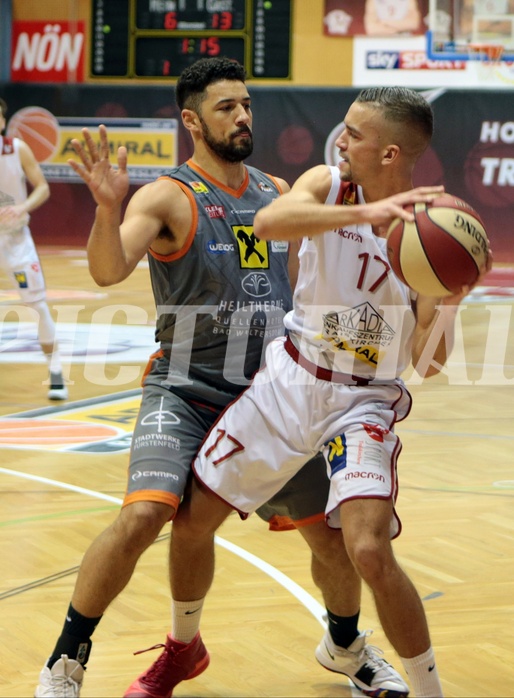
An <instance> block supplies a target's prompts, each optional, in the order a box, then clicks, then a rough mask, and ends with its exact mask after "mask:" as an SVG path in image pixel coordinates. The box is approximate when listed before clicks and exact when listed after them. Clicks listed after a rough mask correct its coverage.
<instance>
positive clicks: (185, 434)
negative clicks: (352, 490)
mask: <svg viewBox="0 0 514 698" xmlns="http://www.w3.org/2000/svg"><path fill="white" fill-rule="evenodd" d="M149 366H150V370H149V371H148V372H147V374H146V377H145V380H144V384H143V396H142V399H141V406H140V409H139V414H138V417H137V420H136V425H135V427H134V433H133V436H132V447H131V453H130V463H129V471H128V484H127V491H126V495H125V499H124V502H123V506H126V505H127V504H131V503H133V502H137V501H145V502H161V503H163V504H167V505H169V506H170V507H172V508H173V509H175V510H177V508H178V506H179V504H180V501H181V499H182V497H183V495H184V491H185V489H186V485H187V482H188V479H189V477H190V476H191V475H192V469H191V464H192V462H193V459H194V457H195V455H196V452H197V451H198V449H199V447H200V445H201V443H202V441H203V440H204V438H205V435H206V434H207V432H208V431H209V429H210V428H211V426H212V425H213V423H214V422H215V421H216V420H217V418H218V416H219V414H220V412H221V411H222V408H221V407H220V408H218V407H212V406H206V405H202V404H200V403H199V402H197V401H188V400H186V399H185V398H184V397H181V396H179V395H177V394H176V393H175V392H172V390H170V388H169V387H167V386H165V385H163V377H166V376H167V375H168V361H167V359H165V358H164V357H155V358H154V359H153V360H151V363H150V364H149ZM328 492H329V479H328V476H327V467H326V463H325V460H324V458H323V456H322V454H321V453H320V454H318V456H315V457H314V458H313V459H312V460H310V461H309V462H308V463H307V464H306V465H305V466H304V467H303V468H302V469H301V470H300V471H299V472H298V473H297V474H296V475H295V476H294V477H293V478H292V479H291V480H290V481H289V482H288V483H286V485H285V486H284V487H283V488H282V489H281V490H280V491H279V492H277V494H276V495H275V496H274V497H273V498H272V499H271V500H270V501H269V502H267V503H266V504H264V505H263V506H262V507H260V508H259V509H258V510H257V514H258V515H259V516H260V518H261V519H263V520H264V521H267V522H268V523H269V527H270V529H271V530H289V529H294V528H296V527H298V526H304V525H308V524H310V523H314V522H315V521H322V520H324V518H325V514H324V512H325V506H326V502H327V498H328Z"/></svg>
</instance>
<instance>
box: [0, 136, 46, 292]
mask: <svg viewBox="0 0 514 698" xmlns="http://www.w3.org/2000/svg"><path fill="white" fill-rule="evenodd" d="M19 150H20V140H19V138H5V137H3V136H0V206H14V205H16V204H22V203H23V202H24V201H25V200H26V199H27V182H26V178H25V173H24V171H23V167H22V164H21V158H20V152H19ZM29 218H30V216H29V215H28V214H27V215H26V216H25V217H23V218H22V219H21V221H20V224H19V225H17V226H16V227H14V228H13V227H11V226H9V227H7V228H6V229H2V227H1V226H0V268H1V269H3V270H4V271H5V272H6V273H7V274H9V276H10V277H11V280H12V283H13V285H14V287H15V288H16V289H17V290H18V292H19V294H20V296H21V298H22V300H23V301H24V302H25V303H34V302H36V301H39V300H41V299H43V298H44V297H45V279H44V276H43V272H42V270H41V264H40V261H39V256H38V254H37V250H36V247H35V245H34V241H33V239H32V236H31V234H30V229H29V227H28V225H27V224H28V222H29Z"/></svg>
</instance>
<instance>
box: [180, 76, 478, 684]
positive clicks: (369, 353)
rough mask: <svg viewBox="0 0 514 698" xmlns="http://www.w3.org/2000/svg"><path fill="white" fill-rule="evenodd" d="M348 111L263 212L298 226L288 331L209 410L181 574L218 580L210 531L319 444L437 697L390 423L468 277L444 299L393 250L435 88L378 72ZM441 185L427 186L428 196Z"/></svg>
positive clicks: (320, 651) (415, 676) (424, 680)
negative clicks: (212, 571) (428, 90)
mask: <svg viewBox="0 0 514 698" xmlns="http://www.w3.org/2000/svg"><path fill="white" fill-rule="evenodd" d="M344 122H345V128H344V131H343V132H342V134H341V136H340V137H339V139H338V141H337V145H338V147H339V149H340V155H341V161H340V163H339V166H338V167H328V166H325V165H320V166H318V167H315V168H313V169H311V170H309V171H308V172H307V173H305V174H304V175H302V176H301V177H300V178H299V179H298V181H297V182H296V183H295V184H294V186H293V187H292V189H291V191H290V192H289V193H286V194H284V196H282V197H279V198H278V199H276V200H275V201H273V202H272V203H271V204H270V205H269V206H268V207H266V208H264V209H261V211H260V212H259V213H257V215H256V218H255V233H256V236H257V237H258V238H259V239H266V240H271V239H275V238H276V239H288V240H294V239H301V240H302V245H301V249H300V272H299V276H298V282H297V285H296V289H295V292H294V301H293V310H292V312H290V313H288V314H287V315H286V317H285V325H286V328H287V329H288V331H289V334H288V336H287V337H286V338H279V339H276V340H274V341H273V342H272V343H271V344H270V346H269V347H268V350H267V352H266V363H265V366H264V368H263V369H261V371H259V372H258V373H257V374H256V377H255V378H254V381H253V383H252V385H251V386H250V387H249V388H248V389H247V390H246V391H245V392H244V393H242V395H241V396H240V397H239V398H237V399H236V400H235V401H234V402H233V403H232V405H231V406H230V407H229V408H228V409H227V410H225V412H224V413H223V414H222V416H221V417H220V419H219V420H218V421H217V422H216V423H215V424H214V425H213V427H212V428H211V430H210V431H209V434H208V436H207V438H206V439H205V441H204V443H203V445H202V448H201V450H200V452H199V455H198V457H197V458H196V459H195V461H194V464H193V470H194V472H195V475H196V476H197V479H195V480H194V481H193V489H192V495H191V498H190V499H189V501H188V502H187V503H186V505H185V506H184V507H183V508H181V509H180V512H179V516H178V517H177V519H176V521H175V525H174V531H173V537H174V548H175V555H176V570H175V574H176V576H177V578H179V579H181V580H182V583H183V589H181V590H177V593H179V591H180V593H182V594H183V597H182V598H196V599H201V598H203V597H204V596H205V594H206V593H207V591H208V587H206V586H203V587H202V586H201V585H200V584H199V580H198V579H197V578H196V577H195V574H194V565H193V561H194V560H197V559H202V560H204V564H207V562H206V561H207V560H209V559H210V560H211V564H212V565H213V564H214V563H213V558H212V538H213V535H214V532H215V531H216V529H217V527H218V526H219V525H220V524H221V522H222V521H224V519H225V518H226V517H227V515H228V513H229V512H230V511H231V510H232V509H235V510H236V511H237V512H238V513H239V514H240V516H241V518H246V517H247V516H248V515H249V514H250V513H252V512H253V511H255V509H256V508H257V507H259V506H260V505H261V504H262V502H264V501H265V500H266V499H269V497H271V496H272V495H273V493H274V492H276V491H277V490H278V489H279V488H280V487H281V486H282V485H283V483H284V482H286V481H287V480H289V478H291V477H292V476H293V475H294V473H295V472H296V471H297V470H298V468H301V467H302V464H303V463H304V462H305V461H306V460H308V459H309V458H311V457H312V456H313V455H314V454H315V453H317V452H319V451H321V452H322V453H323V454H324V456H325V460H326V464H327V472H328V475H329V477H330V482H331V484H330V493H329V497H328V500H327V504H326V509H325V514H326V520H327V523H328V525H329V526H330V527H332V528H341V529H342V531H343V533H344V543H345V546H346V551H347V553H348V555H349V557H350V559H351V561H352V563H353V565H354V569H355V571H356V573H357V574H358V575H359V577H360V578H361V579H362V580H363V581H364V582H365V583H366V584H367V585H368V586H369V587H370V589H371V591H372V593H373V596H374V600H375V603H376V607H377V611H378V616H379V618H380V620H381V623H382V626H383V629H384V632H385V634H386V635H387V637H388V639H389V641H390V642H391V644H392V646H393V647H394V648H395V650H396V651H397V652H398V654H399V655H400V657H401V658H402V662H403V665H404V668H405V670H406V672H407V674H408V676H409V679H410V681H411V684H412V686H413V688H414V692H415V695H416V696H431V697H432V698H434V697H438V696H442V688H441V684H440V681H439V677H438V672H437V668H436V664H435V659H434V653H433V650H432V647H431V641H430V636H429V630H428V625H427V620H426V617H425V613H424V610H423V605H422V603H421V600H420V597H419V595H418V593H417V592H416V590H415V588H414V586H413V584H412V582H411V581H410V580H409V578H408V577H407V576H406V574H405V573H404V571H403V570H402V569H401V568H400V566H399V565H398V563H397V561H396V559H395V557H394V553H393V549H392V546H391V542H390V541H391V539H392V538H394V537H395V536H397V535H398V534H399V533H400V530H401V526H400V522H399V519H398V516H397V515H396V512H395V507H394V505H395V501H396V496H397V472H396V461H397V457H398V455H399V453H400V450H401V444H400V441H399V439H398V437H397V436H396V435H395V433H394V424H395V422H396V421H398V420H401V419H404V418H405V417H406V416H407V414H408V412H409V409H410V406H411V399H410V395H409V393H408V391H407V389H406V387H405V385H404V383H403V381H402V380H401V378H400V374H401V372H402V371H403V370H404V369H405V367H406V366H407V365H408V363H409V362H410V360H411V359H412V362H413V364H414V366H415V367H416V369H417V370H418V371H419V372H420V373H421V374H422V375H423V376H430V375H433V374H435V373H437V372H438V371H439V370H440V368H441V367H442V365H443V364H444V363H445V360H446V358H447V354H448V351H449V348H450V346H451V341H452V332H453V325H454V317H455V314H456V311H457V307H458V304H459V302H460V301H461V300H462V298H463V297H464V295H465V293H467V292H468V290H469V289H467V288H466V289H463V290H462V293H461V294H459V295H457V296H453V297H450V298H445V299H439V298H427V297H419V296H418V297H416V294H414V293H413V292H412V291H411V290H410V289H409V288H407V287H406V286H405V285H404V284H403V283H401V282H400V280H399V279H398V278H397V277H396V276H395V275H394V273H393V272H392V270H391V268H390V265H389V263H388V258H387V251H386V240H385V237H384V236H385V230H386V229H387V223H388V219H389V218H390V217H391V216H395V215H396V214H395V213H394V209H397V207H398V206H401V205H402V204H405V203H406V202H407V199H408V198H409V196H410V193H409V192H408V190H410V189H411V187H412V171H413V168H414V165H415V163H416V161H417V160H418V158H419V156H420V155H421V154H422V153H423V152H424V151H425V149H426V148H427V147H428V145H429V143H430V139H431V136H432V129H433V118H432V111H431V108H430V106H429V104H428V103H427V102H426V101H425V100H424V99H423V97H421V96H420V95H419V94H417V93H416V92H414V91H412V90H407V89H405V88H395V87H385V88H370V89H366V90H363V91H362V92H361V93H360V94H359V96H358V98H357V100H356V101H355V102H354V103H353V104H352V105H351V107H350V109H349V110H348V112H347V114H346V116H345V119H344ZM434 191H437V188H435V187H434V188H432V189H430V188H428V187H427V188H426V189H422V190H421V193H422V194H423V192H424V193H426V194H427V195H428V196H427V200H429V198H430V195H431V194H432V193H433V192H434ZM402 192H403V193H402ZM364 204H366V205H364ZM388 206H389V208H388ZM384 226H385V228H384ZM484 271H485V270H484ZM436 326H437V328H436ZM434 328H436V330H434ZM432 330H434V335H435V336H434V341H433V343H431V344H430V345H429V340H431V336H432ZM437 332H441V334H437ZM249 424H251V429H248V425H249ZM179 563H180V570H181V571H180V575H179V572H178V567H179ZM192 570H193V571H192ZM176 587H177V584H176ZM187 594H189V595H190V596H187ZM346 656H347V655H346V654H345V653H344V651H343V652H341V650H340V649H338V648H337V647H335V646H334V642H333V640H332V638H331V635H330V632H327V633H326V635H325V637H324V639H323V641H322V642H321V643H320V645H319V646H318V648H317V650H316V657H317V659H318V661H319V662H320V663H321V664H322V665H323V666H325V667H326V668H327V669H329V670H331V671H340V672H342V673H344V661H345V657H346ZM354 680H355V679H354ZM357 685H359V684H358V683H357ZM380 695H388V693H387V692H384V693H381V694H380Z"/></svg>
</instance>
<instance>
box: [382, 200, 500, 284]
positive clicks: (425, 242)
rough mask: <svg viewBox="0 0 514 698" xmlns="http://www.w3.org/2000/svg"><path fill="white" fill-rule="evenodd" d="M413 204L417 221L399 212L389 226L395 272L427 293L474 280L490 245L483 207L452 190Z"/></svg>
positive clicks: (388, 252)
mask: <svg viewBox="0 0 514 698" xmlns="http://www.w3.org/2000/svg"><path fill="white" fill-rule="evenodd" d="M408 208H410V209H411V210H413V212H414V221H413V222H408V221H403V220H401V219H400V218H396V219H395V220H394V221H393V222H392V223H391V225H390V226H389V229H388V231H387V256H388V258H389V262H390V264H391V267H392V269H393V271H394V272H395V274H396V275H397V276H398V277H399V278H400V279H401V280H402V281H403V282H404V283H405V284H407V286H410V288H412V289H413V290H414V291H417V292H418V293H420V294H421V295H423V296H432V297H443V296H451V295H454V294H456V293H460V291H461V289H462V287H463V286H471V285H472V284H474V283H475V281H476V280H477V278H478V276H479V273H480V271H481V269H482V268H483V267H484V266H485V264H486V261H487V255H488V249H489V241H488V239H487V233H486V231H485V227H484V223H483V221H482V219H481V218H480V216H479V215H478V213H477V212H476V211H475V210H474V209H473V208H472V207H471V206H470V205H469V204H467V203H466V202H465V201H463V200H462V199H459V198H458V197H457V196H453V195H452V194H442V195H441V196H438V197H437V198H436V199H434V201H432V202H431V203H428V204H427V203H417V204H414V206H410V207H408Z"/></svg>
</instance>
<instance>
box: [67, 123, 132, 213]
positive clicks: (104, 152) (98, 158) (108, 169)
mask: <svg viewBox="0 0 514 698" xmlns="http://www.w3.org/2000/svg"><path fill="white" fill-rule="evenodd" d="M82 134H83V136H84V142H85V146H86V147H84V145H83V144H82V143H81V142H80V141H79V140H77V139H76V138H74V139H73V140H72V146H73V149H74V150H75V152H76V153H77V155H78V156H79V158H80V159H81V161H82V165H81V164H79V163H78V162H76V161H75V160H68V164H69V165H70V166H71V167H72V168H73V170H74V171H75V172H76V173H77V174H78V175H79V177H81V179H82V180H83V181H84V182H85V183H86V184H87V186H88V187H89V190H90V191H91V193H92V195H93V198H94V199H95V201H96V203H97V204H98V205H99V206H106V207H112V208H114V207H117V206H119V205H121V202H122V201H123V199H124V198H125V196H126V195H127V192H128V189H129V183H130V182H129V175H128V172H127V149H126V148H125V146H120V147H119V148H118V167H117V168H115V167H113V166H112V165H111V162H110V149H109V139H108V136H107V129H106V127H105V126H104V125H103V124H101V125H100V126H99V127H98V134H99V138H100V144H99V146H97V144H96V143H95V141H94V139H93V137H92V135H91V133H90V131H89V129H87V128H83V129H82Z"/></svg>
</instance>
